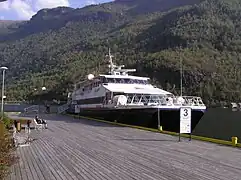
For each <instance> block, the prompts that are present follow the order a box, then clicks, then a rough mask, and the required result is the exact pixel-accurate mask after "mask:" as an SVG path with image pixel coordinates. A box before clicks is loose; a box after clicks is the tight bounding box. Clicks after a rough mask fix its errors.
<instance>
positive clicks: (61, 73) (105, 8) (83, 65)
mask: <svg viewBox="0 0 241 180" xmlns="http://www.w3.org/2000/svg"><path fill="white" fill-rule="evenodd" d="M240 19H241V1H240V0H196V1H195V0H182V1H180V0H148V1H147V0H116V1H114V2H111V3H105V4H101V5H91V6H87V7H84V8H81V9H73V8H66V7H59V8H55V9H43V10H41V11H39V12H38V13H37V14H36V15H35V16H33V17H32V18H31V20H30V21H26V22H16V23H14V24H12V25H10V26H1V22H0V60H1V64H2V65H4V66H8V67H9V70H8V71H7V88H8V90H7V97H8V99H9V100H10V99H28V98H30V97H32V96H36V95H39V94H41V95H42V98H58V97H64V98H66V96H67V94H66V93H67V91H68V90H69V89H71V84H72V83H74V82H75V81H78V80H81V79H84V78H86V75H87V74H88V73H95V74H97V73H103V71H104V69H105V68H106V67H107V61H106V59H105V58H106V57H105V55H106V53H107V52H108V47H111V48H112V53H113V54H114V56H115V59H114V60H115V62H116V63H118V64H121V63H124V64H126V65H127V66H128V67H130V68H137V74H138V75H143V76H150V77H151V78H152V81H153V82H155V83H157V84H158V85H159V86H161V87H162V88H164V89H166V90H171V91H173V92H174V93H177V94H179V92H180V87H179V86H180V85H179V81H180V75H179V69H180V61H182V62H183V69H184V76H183V78H184V94H186V95H198V96H202V97H203V98H204V100H205V103H207V104H209V105H210V104H217V103H223V102H225V101H226V102H229V101H240V99H241V91H240V89H241V88H240V87H241V68H240V63H241V33H240V32H241V23H240ZM41 86H46V88H47V91H46V92H45V94H43V92H41Z"/></svg>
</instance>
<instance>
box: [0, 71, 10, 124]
mask: <svg viewBox="0 0 241 180" xmlns="http://www.w3.org/2000/svg"><path fill="white" fill-rule="evenodd" d="M0 69H1V70H2V71H3V81H2V106H1V113H2V120H3V115H4V111H3V101H4V98H5V96H4V78H5V71H6V70H7V69H8V68H7V67H0Z"/></svg>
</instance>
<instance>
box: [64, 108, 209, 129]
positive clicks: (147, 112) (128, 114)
mask: <svg viewBox="0 0 241 180" xmlns="http://www.w3.org/2000/svg"><path fill="white" fill-rule="evenodd" d="M68 113H73V111H72V112H71V110H70V111H68ZM78 114H79V115H80V116H86V117H92V118H98V119H102V120H106V121H110V122H114V121H117V122H119V123H123V124H129V125H136V126H142V127H148V128H155V129H157V128H158V109H156V108H143V109H142V108H140V109H82V110H81V111H80V113H78ZM203 115H204V110H192V121H191V131H193V130H194V129H195V127H196V126H197V124H198V123H199V121H200V119H201V118H202V116H203ZM160 125H161V126H162V128H163V130H165V131H171V132H179V130H180V110H179V109H160Z"/></svg>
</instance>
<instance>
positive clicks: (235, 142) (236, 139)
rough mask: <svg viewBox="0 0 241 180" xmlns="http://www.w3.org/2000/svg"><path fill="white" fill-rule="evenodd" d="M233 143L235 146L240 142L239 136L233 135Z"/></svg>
mask: <svg viewBox="0 0 241 180" xmlns="http://www.w3.org/2000/svg"><path fill="white" fill-rule="evenodd" d="M232 144H233V146H236V145H237V144H238V138H237V137H232Z"/></svg>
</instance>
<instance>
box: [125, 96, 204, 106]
mask: <svg viewBox="0 0 241 180" xmlns="http://www.w3.org/2000/svg"><path fill="white" fill-rule="evenodd" d="M126 97H127V102H126V105H129V106H132V105H153V106H156V105H163V106H205V105H204V103H203V101H202V98H201V97H197V96H170V95H141V94H126Z"/></svg>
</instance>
